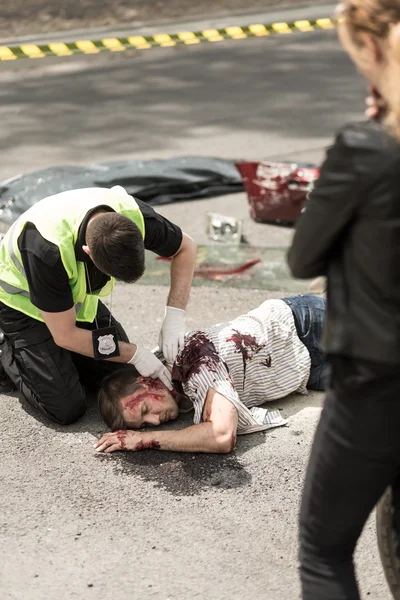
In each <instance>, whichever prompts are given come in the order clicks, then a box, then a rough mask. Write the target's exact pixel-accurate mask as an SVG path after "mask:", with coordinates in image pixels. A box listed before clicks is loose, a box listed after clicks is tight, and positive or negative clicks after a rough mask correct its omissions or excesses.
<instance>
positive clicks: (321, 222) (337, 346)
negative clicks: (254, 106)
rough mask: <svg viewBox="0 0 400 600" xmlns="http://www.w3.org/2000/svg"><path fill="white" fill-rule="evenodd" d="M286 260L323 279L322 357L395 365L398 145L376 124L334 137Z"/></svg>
mask: <svg viewBox="0 0 400 600" xmlns="http://www.w3.org/2000/svg"><path fill="white" fill-rule="evenodd" d="M288 259H289V265H290V268H291V270H292V273H293V275H294V276H295V277H298V278H305V279H307V278H312V277H316V276H319V275H327V277H328V316H327V324H326V328H325V336H324V337H325V343H324V346H325V351H326V353H327V354H342V355H345V356H351V357H353V358H360V359H365V360H370V361H375V362H384V363H389V364H395V365H397V364H400V144H398V143H396V141H395V140H394V139H393V138H391V137H390V136H389V135H388V133H387V132H385V130H384V129H383V127H382V126H381V125H380V124H378V123H374V122H371V121H368V122H363V123H357V124H352V125H347V126H346V127H344V128H343V129H342V131H341V132H340V133H339V134H338V136H337V138H336V141H335V144H334V146H333V147H332V148H331V149H330V150H329V151H328V155H327V158H326V160H325V163H324V165H323V166H322V170H321V175H320V179H319V181H318V182H317V184H316V187H315V189H314V191H313V192H312V194H311V195H310V199H309V201H308V202H307V205H306V208H305V210H304V212H303V214H302V216H301V217H300V219H299V221H298V224H297V227H296V231H295V235H294V240H293V245H292V247H291V249H290V251H289V256H288Z"/></svg>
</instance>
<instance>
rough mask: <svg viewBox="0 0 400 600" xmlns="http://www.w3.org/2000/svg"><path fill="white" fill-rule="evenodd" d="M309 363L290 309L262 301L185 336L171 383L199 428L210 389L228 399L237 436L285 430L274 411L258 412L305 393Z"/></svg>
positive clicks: (284, 422) (281, 302)
mask: <svg viewBox="0 0 400 600" xmlns="http://www.w3.org/2000/svg"><path fill="white" fill-rule="evenodd" d="M310 368H311V359H310V355H309V352H308V350H307V348H306V347H305V346H304V344H303V343H302V342H301V341H300V339H299V337H298V335H297V332H296V326H295V322H294V318H293V313H292V311H291V309H290V307H289V306H288V305H287V304H286V303H285V302H283V301H282V300H267V301H266V302H264V303H263V304H261V306H259V307H258V308H256V309H255V310H252V311H250V312H249V313H247V314H246V315H243V316H240V317H238V318H236V319H234V320H233V321H230V322H229V323H220V324H218V325H214V326H213V327H209V328H207V329H204V330H201V331H194V332H191V333H189V334H188V335H187V337H186V339H185V347H184V349H183V350H182V351H181V352H180V353H179V354H178V357H177V360H176V362H175V366H174V369H173V373H172V376H173V379H174V380H177V381H180V383H181V385H182V387H183V391H184V393H185V394H186V396H187V397H188V398H189V399H190V400H191V402H192V403H193V406H194V422H195V423H200V422H201V421H202V416H203V408H204V404H205V401H206V398H207V393H208V390H209V389H210V388H212V389H214V390H215V391H216V392H218V393H220V394H222V395H223V396H225V397H226V398H228V399H229V400H230V401H231V402H232V404H233V405H234V406H235V408H236V410H237V412H238V433H239V434H245V433H252V432H255V431H262V430H266V429H271V428H272V427H279V426H280V425H285V424H286V421H285V420H284V419H283V418H282V417H281V414H280V412H279V410H267V409H262V408H259V407H260V406H261V405H262V404H264V403H265V402H267V401H271V400H278V399H279V398H283V397H285V396H287V395H288V394H291V393H293V392H299V393H301V394H306V393H307V388H306V386H307V382H308V379H309V375H310Z"/></svg>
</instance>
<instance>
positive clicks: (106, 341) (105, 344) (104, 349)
mask: <svg viewBox="0 0 400 600" xmlns="http://www.w3.org/2000/svg"><path fill="white" fill-rule="evenodd" d="M97 341H98V343H99V347H98V350H99V352H100V354H105V355H107V356H108V355H109V354H112V353H113V352H115V350H116V348H117V346H116V344H115V341H114V336H113V335H112V334H111V333H109V334H108V335H100V336H99V337H98V338H97Z"/></svg>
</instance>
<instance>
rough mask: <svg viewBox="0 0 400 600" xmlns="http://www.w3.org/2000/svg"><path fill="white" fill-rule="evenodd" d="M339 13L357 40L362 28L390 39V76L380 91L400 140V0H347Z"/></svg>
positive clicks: (388, 60)
mask: <svg viewBox="0 0 400 600" xmlns="http://www.w3.org/2000/svg"><path fill="white" fill-rule="evenodd" d="M339 14H340V16H342V17H343V18H344V20H345V22H346V24H347V25H348V27H349V28H350V32H351V34H352V37H353V39H354V41H355V43H356V44H361V43H362V41H361V38H360V37H359V34H360V33H362V32H364V33H370V34H371V35H373V36H375V37H377V38H379V39H380V40H384V41H385V42H386V43H387V56H386V60H387V77H385V83H384V87H385V89H381V90H379V91H380V92H381V93H382V95H383V97H384V99H385V101H386V102H387V104H388V112H387V114H388V116H387V125H388V126H389V128H390V130H391V132H392V133H393V134H394V135H395V137H396V138H397V139H398V141H400V0H344V2H341V4H340V5H339Z"/></svg>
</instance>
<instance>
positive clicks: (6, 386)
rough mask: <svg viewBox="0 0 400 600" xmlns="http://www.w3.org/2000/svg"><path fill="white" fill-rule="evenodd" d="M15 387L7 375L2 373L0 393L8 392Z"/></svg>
mask: <svg viewBox="0 0 400 600" xmlns="http://www.w3.org/2000/svg"><path fill="white" fill-rule="evenodd" d="M15 389H16V388H15V385H14V384H13V382H12V381H11V379H10V378H9V376H8V375H6V374H5V373H4V375H3V376H2V377H0V394H9V393H10V392H13V391H14V390H15Z"/></svg>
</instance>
